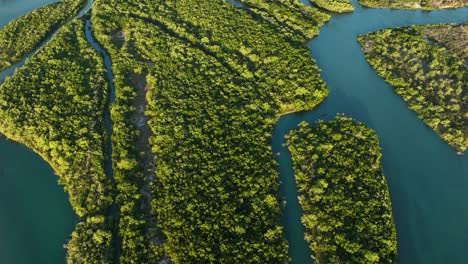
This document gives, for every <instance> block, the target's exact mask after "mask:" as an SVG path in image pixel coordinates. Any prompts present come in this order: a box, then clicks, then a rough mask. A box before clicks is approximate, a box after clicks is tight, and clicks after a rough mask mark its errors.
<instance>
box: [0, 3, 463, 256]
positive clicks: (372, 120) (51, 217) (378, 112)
mask: <svg viewBox="0 0 468 264" xmlns="http://www.w3.org/2000/svg"><path fill="white" fill-rule="evenodd" d="M304 1H305V0H304ZM51 2H54V1H46V0H20V1H13V0H0V27H3V26H4V25H5V24H6V23H8V22H9V21H10V20H11V19H13V18H15V17H17V16H20V15H24V14H26V13H27V12H29V11H31V10H33V9H35V8H37V7H40V6H43V5H45V4H48V3H51ZM352 2H353V5H354V6H355V8H356V11H355V12H354V13H351V14H345V15H334V16H333V18H332V20H331V21H330V22H329V23H327V24H326V25H325V26H323V27H322V28H321V29H320V31H321V34H320V36H318V37H316V38H315V39H314V40H312V41H311V42H309V43H308V46H309V48H310V49H311V51H312V56H313V57H314V58H315V59H316V60H317V63H318V65H319V66H320V68H321V69H322V70H323V72H322V77H323V79H324V80H325V81H326V83H327V86H328V88H329V89H330V95H329V97H328V98H327V100H326V101H325V102H324V103H323V104H322V105H321V106H320V107H318V108H317V109H314V110H312V111H308V112H304V113H296V114H290V115H286V116H283V117H282V118H281V119H280V120H279V121H278V123H277V124H276V126H275V130H274V136H273V142H272V147H273V151H274V153H280V155H279V156H278V157H277V160H278V162H279V164H280V165H279V171H280V176H281V181H282V185H281V194H282V195H283V196H284V197H285V198H286V201H287V206H286V209H285V212H284V216H283V219H282V223H283V225H284V227H285V236H286V239H287V240H288V242H289V245H290V249H289V255H290V257H291V258H292V260H293V263H297V264H306V263H312V261H311V260H310V250H309V249H308V247H307V245H306V243H305V242H304V239H303V237H304V230H303V227H302V225H301V223H300V216H301V210H300V207H299V205H298V202H297V189H296V186H295V181H294V174H293V171H292V164H291V158H290V155H289V152H288V151H287V149H286V148H284V147H283V146H282V144H283V143H284V135H285V134H287V133H288V132H289V131H290V130H291V129H294V128H295V127H296V126H297V124H298V123H300V122H301V121H307V122H315V121H317V120H318V119H331V118H333V117H334V116H335V114H336V113H345V114H346V115H347V116H350V117H353V118H355V119H356V120H358V121H361V122H364V123H365V124H366V125H367V126H369V127H371V128H373V129H375V130H376V132H377V134H378V136H379V139H380V143H381V147H382V153H383V159H382V162H383V166H384V173H385V175H386V178H387V181H388V184H389V190H390V195H391V199H392V204H393V213H394V219H395V223H396V228H397V238H398V254H399V263H403V264H405V263H408V264H413V263H415V264H416V263H425V264H426V263H429V264H431V263H454V264H457V263H460V264H461V263H466V257H465V256H464V249H465V248H466V247H467V245H468V221H467V219H468V203H467V202H466V201H468V155H465V156H458V155H456V152H455V151H454V150H453V149H452V148H450V147H449V146H448V145H447V144H446V143H445V142H443V141H442V140H441V139H440V138H439V137H438V136H437V135H436V134H435V133H434V132H433V131H432V130H431V129H429V128H428V127H427V126H426V125H425V124H424V123H423V122H422V121H420V120H419V119H418V118H417V116H416V115H415V114H414V113H413V112H412V111H410V110H409V109H408V108H407V106H406V105H405V103H404V102H403V101H402V100H401V99H400V97H398V96H397V95H395V94H394V93H393V90H392V88H391V87H389V86H388V85H387V84H386V83H385V82H384V81H383V80H382V79H381V78H380V77H379V76H377V74H376V72H375V71H374V70H373V69H372V68H371V67H370V66H369V65H368V64H367V62H366V61H365V59H364V56H363V54H362V52H361V49H360V46H359V44H358V43H357V41H356V37H357V36H358V35H360V34H365V33H368V32H371V31H375V30H378V29H383V28H392V27H397V26H408V25H412V24H429V23H452V22H457V23H458V22H463V21H466V20H467V19H468V8H464V9H458V10H444V11H434V12H423V11H410V10H399V11H397V10H388V9H364V8H361V7H360V6H359V5H358V4H357V3H356V2H357V1H356V0H353V1H352ZM239 6H241V5H239ZM0 76H1V74H0ZM0 180H1V181H2V184H1V185H0V263H15V264H16V263H18V264H23V263H24V264H26V263H39V264H41V263H44V264H45V263H47V264H49V263H50V264H54V263H64V256H65V250H64V249H63V248H62V245H63V244H64V243H66V240H67V239H68V237H69V234H70V233H71V231H72V229H73V226H74V224H75V219H74V216H73V212H72V210H71V208H70V205H69V203H68V197H67V196H66V194H65V193H64V192H63V188H62V187H61V186H58V185H57V177H56V176H55V175H54V173H53V171H52V169H51V168H50V167H49V166H48V165H47V164H46V163H45V162H44V161H43V160H42V159H41V158H40V157H39V156H37V155H36V154H34V153H33V152H32V151H30V150H28V149H26V148H25V147H23V146H21V145H19V144H15V143H12V142H10V141H7V140H5V139H3V138H1V137H0Z"/></svg>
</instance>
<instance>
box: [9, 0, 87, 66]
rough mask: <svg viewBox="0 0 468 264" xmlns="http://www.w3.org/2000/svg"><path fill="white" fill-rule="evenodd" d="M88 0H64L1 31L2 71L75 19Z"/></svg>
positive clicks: (14, 21) (18, 20)
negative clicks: (67, 22)
mask: <svg viewBox="0 0 468 264" xmlns="http://www.w3.org/2000/svg"><path fill="white" fill-rule="evenodd" d="M86 2H87V1H86V0H63V1H60V2H57V3H53V4H50V5H46V6H44V7H41V8H39V9H36V10H34V11H32V12H30V13H28V14H27V15H24V16H22V17H19V18H16V19H15V20H13V21H11V22H10V23H9V24H8V25H6V26H5V27H3V28H1V29H0V47H1V49H0V71H1V70H4V69H6V68H8V67H9V66H11V65H12V64H13V63H16V62H18V61H20V60H21V59H23V58H24V57H25V56H26V55H27V54H29V53H31V52H32V51H33V50H34V49H35V48H37V47H39V45H40V44H41V42H42V41H44V40H46V39H47V37H49V36H50V35H51V34H52V33H53V32H54V31H56V30H57V29H58V28H59V27H60V26H62V25H63V24H65V22H66V21H68V20H69V19H71V18H72V17H73V16H75V15H76V14H77V13H78V11H79V10H81V9H82V8H83V7H84V6H85V5H86Z"/></svg>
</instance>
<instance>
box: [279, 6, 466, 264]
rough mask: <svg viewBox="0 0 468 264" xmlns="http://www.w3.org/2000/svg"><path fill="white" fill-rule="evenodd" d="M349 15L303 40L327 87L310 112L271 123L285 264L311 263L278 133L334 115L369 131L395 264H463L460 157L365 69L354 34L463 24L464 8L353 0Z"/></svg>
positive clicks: (463, 191)
mask: <svg viewBox="0 0 468 264" xmlns="http://www.w3.org/2000/svg"><path fill="white" fill-rule="evenodd" d="M352 2H353V4H354V6H355V7H356V11H355V12H354V13H352V14H346V15H334V16H333V18H332V20H331V21H330V22H329V23H327V24H326V25H325V26H323V27H322V28H321V29H320V35H319V36H318V37H316V38H315V39H313V40H312V41H310V42H309V43H308V47H309V48H310V50H311V52H312V56H313V57H314V58H315V59H316V61H317V63H318V65H319V67H320V68H321V69H322V77H323V79H324V80H325V82H326V83H327V86H328V88H329V89H330V95H329V97H328V99H327V100H326V101H325V102H324V103H323V104H322V105H321V106H320V107H318V108H317V109H315V110H313V111H309V112H304V113H296V114H290V115H287V116H284V117H282V118H281V119H280V120H279V121H278V123H277V124H276V126H275V129H274V136H273V142H272V145H273V151H274V153H277V152H279V153H280V156H279V157H278V158H277V160H278V162H279V164H280V165H279V171H280V177H281V181H282V184H281V194H282V195H283V196H284V197H285V198H286V201H287V206H286V209H285V212H284V216H283V219H282V223H283V225H284V227H285V236H286V239H287V240H288V242H289V246H290V249H289V255H290V257H291V258H292V259H293V263H298V264H299V263H300V264H305V263H312V262H311V260H310V258H309V255H310V250H309V249H308V248H307V245H306V243H305V242H304V239H303V236H304V229H303V226H302V225H301V223H300V216H301V210H300V207H299V205H298V201H297V189H296V186H295V182H294V174H293V171H292V163H291V157H290V154H289V152H288V151H287V149H286V148H284V147H283V146H282V144H283V143H284V135H285V134H287V133H288V132H289V131H290V130H291V129H294V128H295V127H296V126H297V124H298V123H300V122H301V121H307V122H309V123H312V122H316V121H317V120H318V119H324V120H326V119H330V118H333V117H334V116H335V115H336V113H345V114H346V115H347V116H349V117H353V118H354V119H356V120H359V121H361V122H364V123H365V124H366V125H367V126H369V127H371V128H373V129H375V130H376V132H377V134H378V136H379V139H380V144H381V148H382V154H383V158H382V163H383V167H384V173H385V176H386V178H387V182H388V185H389V190H390V195H391V200H392V205H393V216H394V220H395V224H396V229H397V239H398V256H399V263H402V264H406V263H408V264H417V263H424V264H432V263H441V264H442V263H444V264H445V263H450V264H457V263H460V264H461V263H468V257H467V256H465V254H464V253H465V250H466V249H467V248H468V202H467V201H468V156H467V155H465V156H458V155H456V152H455V150H454V149H452V148H451V147H449V146H448V145H447V144H446V143H444V142H443V141H442V140H441V139H440V138H439V137H438V136H437V135H436V134H435V133H434V132H433V131H432V130H431V129H430V128H428V127H427V126H426V125H425V124H424V123H423V122H422V121H421V120H419V119H418V118H417V116H416V114H415V113H414V112H412V111H410V110H409V109H408V108H407V106H406V105H405V103H404V102H403V100H402V99H401V98H400V97H398V96H397V95H395V94H394V93H393V90H392V88H391V87H389V85H387V84H386V83H385V82H384V81H383V80H382V79H381V78H380V77H379V76H378V75H377V74H376V72H375V71H374V70H373V69H372V68H371V67H370V66H369V65H368V64H367V62H366V61H365V58H364V56H363V54H362V52H361V47H360V45H359V44H358V43H357V41H356V38H357V36H358V35H361V34H365V33H368V32H372V31H375V30H379V29H383V28H392V27H398V26H408V25H413V24H430V23H444V22H445V23H448V22H453V23H455V22H457V23H458V22H463V21H467V20H468V8H463V9H457V10H443V11H436V12H435V11H434V12H422V11H410V10H406V11H405V10H389V9H365V8H362V7H360V6H359V5H358V4H357V3H356V2H357V1H356V0H353V1H352Z"/></svg>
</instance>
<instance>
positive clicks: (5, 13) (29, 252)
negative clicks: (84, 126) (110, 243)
mask: <svg viewBox="0 0 468 264" xmlns="http://www.w3.org/2000/svg"><path fill="white" fill-rule="evenodd" d="M53 2H56V1H55V0H19V1H18V0H15V1H13V0H11V1H10V0H3V1H0V28H2V27H4V26H5V25H6V24H8V23H9V22H10V21H11V20H13V19H14V18H16V17H19V16H22V15H25V14H27V13H28V12H30V11H32V10H34V9H36V8H39V7H41V6H44V5H47V4H50V3H53ZM91 3H92V1H91V0H89V1H88V3H87V5H86V6H85V7H84V8H83V9H82V10H81V11H80V13H79V14H78V15H77V16H81V15H83V14H84V13H85V12H86V11H87V10H89V8H90V7H91ZM54 35H55V33H54V34H52V36H51V37H49V38H48V39H46V40H45V41H44V42H43V43H42V44H41V47H42V46H44V45H45V44H46V43H47V42H48V41H49V40H50V39H51V38H52V37H53V36H54ZM41 47H39V48H38V49H36V50H35V51H33V52H31V53H30V54H29V55H28V56H27V57H26V58H25V59H24V60H22V61H21V62H19V63H17V64H15V65H13V66H12V67H10V68H8V69H6V70H5V71H1V72H0V83H2V82H3V81H4V79H5V78H6V77H8V76H10V75H12V74H13V73H14V71H15V70H16V69H17V68H19V67H21V66H23V65H24V63H25V61H26V60H27V59H28V58H30V57H31V56H33V55H34V54H35V53H36V52H37V51H38V50H39V49H40V48H41ZM0 180H1V182H2V184H0V263H12V264H13V263H14V264H31V263H35V264H55V263H57V264H59V263H64V262H65V249H64V248H63V245H64V244H65V243H66V242H67V240H68V239H69V236H70V234H71V232H72V231H73V228H74V226H75V224H76V217H75V214H74V213H73V210H72V208H71V206H70V204H69V201H68V196H67V194H66V193H65V192H64V191H63V187H61V186H59V185H58V184H57V180H58V178H57V176H56V175H54V172H53V170H52V168H50V166H49V165H48V164H47V163H46V162H45V161H44V160H42V158H41V157H39V156H38V155H37V154H35V153H34V152H33V151H31V150H30V149H28V148H26V147H24V146H22V145H20V144H17V143H14V142H12V141H9V140H7V139H5V138H4V137H2V136H1V135H0Z"/></svg>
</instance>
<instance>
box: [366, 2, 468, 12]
mask: <svg viewBox="0 0 468 264" xmlns="http://www.w3.org/2000/svg"><path fill="white" fill-rule="evenodd" d="M359 3H360V4H361V5H363V6H367V7H378V8H386V7H387V8H388V7H390V8H407V9H426V10H434V9H442V8H456V7H462V6H467V5H468V2H467V1H466V0H359Z"/></svg>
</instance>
